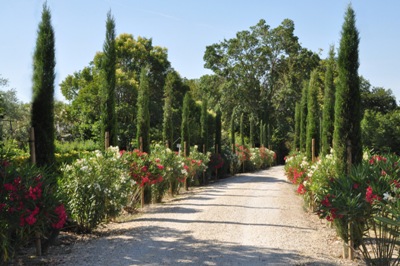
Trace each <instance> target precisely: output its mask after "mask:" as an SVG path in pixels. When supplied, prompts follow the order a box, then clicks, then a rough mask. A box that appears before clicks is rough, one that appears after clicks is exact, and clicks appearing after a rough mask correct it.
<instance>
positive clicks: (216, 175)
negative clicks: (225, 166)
mask: <svg viewBox="0 0 400 266" xmlns="http://www.w3.org/2000/svg"><path fill="white" fill-rule="evenodd" d="M215 154H216V155H217V158H219V156H218V155H219V153H218V144H215ZM215 180H218V169H215Z"/></svg>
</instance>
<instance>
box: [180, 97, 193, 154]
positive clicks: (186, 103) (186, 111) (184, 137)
mask: <svg viewBox="0 0 400 266" xmlns="http://www.w3.org/2000/svg"><path fill="white" fill-rule="evenodd" d="M190 101H191V98H190V93H189V92H186V94H185V97H184V98H183V107H182V125H181V149H183V148H184V143H185V142H186V147H187V149H186V154H185V156H189V153H190V149H189V147H190V132H189V115H190Z"/></svg>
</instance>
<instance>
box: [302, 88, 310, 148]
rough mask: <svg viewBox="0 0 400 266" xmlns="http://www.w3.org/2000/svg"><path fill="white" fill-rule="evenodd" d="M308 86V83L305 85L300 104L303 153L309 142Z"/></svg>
mask: <svg viewBox="0 0 400 266" xmlns="http://www.w3.org/2000/svg"><path fill="white" fill-rule="evenodd" d="M308 86H309V84H307V82H304V83H303V90H302V93H301V102H300V150H301V151H303V152H304V151H305V150H306V142H307V114H308V111H307V110H308V101H307V98H308Z"/></svg>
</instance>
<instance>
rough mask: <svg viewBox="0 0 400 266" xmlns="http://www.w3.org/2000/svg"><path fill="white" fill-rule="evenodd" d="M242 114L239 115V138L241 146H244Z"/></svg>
mask: <svg viewBox="0 0 400 266" xmlns="http://www.w3.org/2000/svg"><path fill="white" fill-rule="evenodd" d="M243 116H244V114H243V113H242V115H241V116H240V139H241V142H242V146H244V129H243V127H244V125H243Z"/></svg>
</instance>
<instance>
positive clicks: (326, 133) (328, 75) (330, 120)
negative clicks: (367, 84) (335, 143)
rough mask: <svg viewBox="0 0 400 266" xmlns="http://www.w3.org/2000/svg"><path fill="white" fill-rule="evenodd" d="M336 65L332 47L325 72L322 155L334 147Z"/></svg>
mask: <svg viewBox="0 0 400 266" xmlns="http://www.w3.org/2000/svg"><path fill="white" fill-rule="evenodd" d="M334 65H335V51H334V47H333V46H331V48H330V50H329V59H328V64H327V67H326V72H325V91H324V110H323V112H322V136H321V138H322V147H321V154H322V156H325V155H327V154H329V152H330V148H331V147H332V139H333V128H334V127H333V126H334V121H335V84H334V75H333V69H334Z"/></svg>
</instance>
